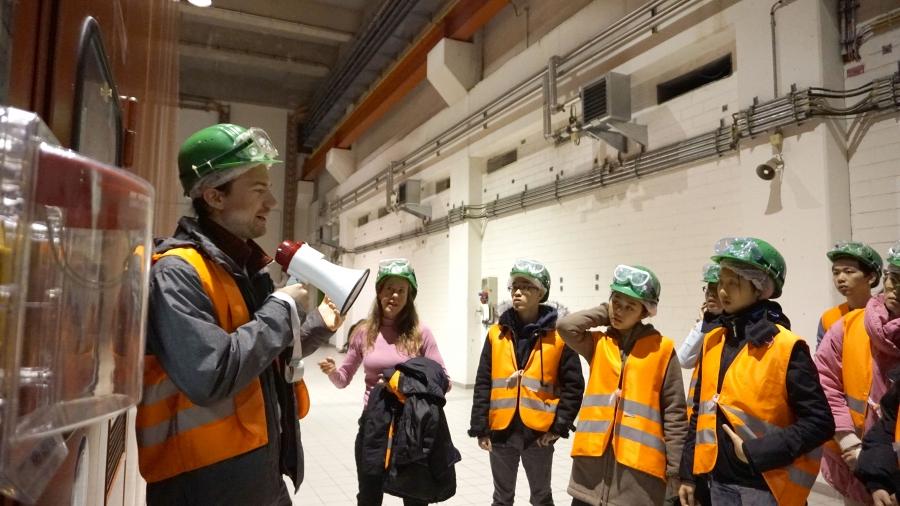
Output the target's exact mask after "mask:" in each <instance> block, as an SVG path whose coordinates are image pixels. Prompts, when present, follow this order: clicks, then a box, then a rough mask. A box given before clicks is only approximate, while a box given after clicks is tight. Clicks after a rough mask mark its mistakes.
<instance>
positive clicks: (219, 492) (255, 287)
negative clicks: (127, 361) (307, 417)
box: [147, 217, 332, 506]
mask: <svg viewBox="0 0 900 506" xmlns="http://www.w3.org/2000/svg"><path fill="white" fill-rule="evenodd" d="M185 246H189V247H193V248H195V249H197V250H198V251H199V252H200V253H201V254H202V255H204V256H205V257H207V258H210V259H212V260H213V261H215V262H216V263H218V264H219V265H220V266H222V267H223V268H224V269H225V270H226V271H227V272H228V273H230V274H231V275H232V276H233V277H234V280H235V281H236V283H237V285H238V287H239V288H240V290H241V294H242V295H243V296H244V302H245V303H246V304H247V308H248V310H249V312H250V314H251V320H250V321H249V322H247V323H246V324H244V325H242V326H241V327H239V328H238V329H237V330H235V331H234V332H232V333H230V334H229V333H228V332H226V331H225V330H224V329H222V328H221V327H219V325H218V324H217V322H216V318H215V313H214V311H213V305H212V301H211V300H210V298H209V297H208V296H207V295H206V292H204V291H203V287H202V286H201V284H200V278H199V276H198V275H197V272H196V271H195V270H194V268H193V267H191V266H190V265H189V264H188V263H187V262H186V261H184V260H182V259H181V258H178V257H163V258H161V259H160V260H159V261H157V262H156V263H155V264H154V265H153V268H152V269H151V272H150V298H149V314H148V325H147V353H148V354H152V355H155V356H156V357H157V358H158V359H159V361H160V363H161V364H162V367H163V369H165V371H166V373H167V374H168V375H169V377H170V378H171V380H172V382H173V383H174V384H175V385H176V386H177V387H178V388H179V389H180V390H181V391H182V392H183V393H184V394H185V395H186V396H187V397H188V398H189V399H190V400H191V402H193V403H194V404H197V405H209V404H211V403H214V402H216V401H220V400H223V399H226V398H228V397H231V396H233V395H235V394H236V393H238V392H240V391H241V390H242V389H243V388H244V387H246V386H247V385H248V384H249V383H250V382H251V381H252V380H253V379H254V378H259V380H260V383H261V386H262V392H263V399H264V400H265V409H266V426H267V432H268V444H267V445H265V446H263V447H261V448H257V449H255V450H251V451H249V452H247V453H244V454H242V455H238V456H236V457H232V458H230V459H227V460H224V461H222V462H218V463H216V464H212V465H210V466H207V467H204V468H201V469H196V470H194V471H190V472H187V473H183V474H180V475H178V476H175V477H172V478H169V479H167V480H163V481H161V482H157V483H152V484H149V485H148V486H147V504H149V505H151V506H152V505H156V504H165V505H181V504H184V505H187V504H217V505H228V504H234V505H245V504H258V505H270V504H290V498H289V495H288V494H287V490H286V487H285V484H284V481H283V479H282V475H283V474H286V475H288V476H290V477H291V479H292V480H293V482H294V484H295V485H296V486H297V487H299V486H300V483H301V482H302V481H303V448H302V446H301V443H300V424H299V420H297V417H296V416H295V413H296V408H295V402H296V401H295V399H294V393H293V388H292V387H291V385H290V384H288V383H287V382H286V381H285V380H284V379H283V377H282V375H281V374H280V373H279V372H278V371H276V367H277V368H278V369H279V370H280V369H281V364H283V360H284V359H285V358H287V357H289V356H290V352H291V349H292V348H291V343H292V339H293V332H292V329H291V315H290V305H289V304H288V303H287V302H284V301H282V300H280V299H278V298H276V297H274V296H272V295H271V294H272V292H273V291H274V285H273V283H272V280H271V278H270V277H269V275H268V273H266V272H265V271H264V270H262V271H259V272H250V273H248V272H246V271H245V269H244V267H243V266H240V265H238V263H236V262H235V260H234V259H232V258H231V257H229V256H228V255H226V254H225V253H224V252H223V251H222V249H220V248H219V247H218V246H217V245H216V244H214V243H213V241H212V239H210V237H209V236H208V234H207V233H206V232H205V231H204V230H203V228H201V226H200V225H199V224H198V222H197V220H195V219H193V218H187V217H185V218H182V219H181V220H180V221H179V224H178V229H177V230H176V231H175V235H174V237H172V238H169V239H166V240H165V241H163V242H162V243H161V244H159V245H158V246H157V248H156V253H162V252H164V251H167V250H169V249H172V248H176V247H185ZM252 247H256V248H258V246H256V245H255V244H253V245H252ZM297 309H298V311H299V312H300V315H299V316H300V321H302V322H303V323H302V327H301V329H300V334H301V336H302V338H301V342H302V344H303V354H304V355H308V354H310V353H312V352H313V351H315V350H316V348H318V347H319V346H321V345H322V344H324V343H325V342H327V340H328V338H329V337H330V336H331V334H332V332H331V331H330V330H328V329H327V327H325V324H324V322H323V321H322V318H321V315H319V312H318V311H312V312H311V313H309V314H308V315H306V314H304V313H303V311H302V308H300V307H299V306H298V308H297ZM276 363H277V364H278V366H276V365H275V364H276Z"/></svg>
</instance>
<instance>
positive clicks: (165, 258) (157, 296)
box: [136, 124, 342, 506]
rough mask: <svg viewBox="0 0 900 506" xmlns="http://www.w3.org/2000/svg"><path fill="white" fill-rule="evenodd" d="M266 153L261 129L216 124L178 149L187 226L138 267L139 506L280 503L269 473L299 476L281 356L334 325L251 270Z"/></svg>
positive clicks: (296, 390) (295, 405) (269, 204)
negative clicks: (143, 304) (143, 321)
mask: <svg viewBox="0 0 900 506" xmlns="http://www.w3.org/2000/svg"><path fill="white" fill-rule="evenodd" d="M276 156H277V152H276V151H275V148H274V147H272V143H271V141H270V140H269V138H268V136H267V135H266V134H265V132H263V131H262V130H260V129H256V128H250V129H247V128H244V127H241V126H237V125H229V124H223V125H214V126H211V127H207V128H204V129H202V130H200V131H199V132H197V133H195V134H194V135H192V136H190V138H188V139H187V140H186V141H185V142H184V144H183V145H182V146H181V150H180V152H179V155H178V169H179V178H180V180H181V184H182V188H183V190H184V194H185V195H187V196H189V197H191V198H192V199H193V205H194V208H195V210H196V211H197V217H189V216H184V217H182V218H181V219H180V220H179V222H178V228H177V229H176V230H175V233H174V235H173V236H172V237H170V238H166V239H165V240H164V241H163V242H162V243H160V244H159V246H157V248H156V250H155V252H154V255H153V266H152V268H151V272H150V295H149V313H148V324H147V350H146V355H145V362H144V386H145V389H144V392H145V395H144V397H143V399H142V401H141V403H140V404H139V405H138V416H137V423H136V428H137V436H138V437H137V439H138V458H139V460H140V471H141V474H142V475H143V476H144V478H145V479H146V481H147V504H149V505H151V506H154V505H163V504H165V505H169V504H223V505H229V504H233V505H244V504H289V503H290V501H291V499H290V494H289V493H288V491H287V488H286V486H285V482H284V479H283V477H282V474H286V475H288V476H290V478H291V480H292V481H293V482H294V484H295V486H296V487H299V486H300V482H301V481H302V477H303V451H302V445H301V443H300V425H299V422H298V418H299V417H302V416H304V415H305V413H306V410H307V409H308V407H309V397H308V395H307V394H306V388H305V385H304V383H303V381H302V379H299V378H297V377H296V376H294V375H291V378H290V379H288V378H287V377H286V374H285V373H286V371H291V370H293V369H292V368H289V367H288V365H289V364H288V363H287V361H286V360H285V357H290V356H291V354H292V350H293V346H294V345H296V344H302V352H303V354H304V355H308V354H310V353H312V352H313V351H315V350H316V348H318V347H319V346H321V345H322V344H324V343H326V342H327V341H328V339H329V337H330V336H331V335H332V333H333V332H334V330H335V329H336V328H337V327H338V326H339V325H340V324H341V321H342V318H341V316H340V314H339V313H338V310H337V308H336V307H335V306H334V304H333V303H331V302H330V300H328V299H326V301H325V302H323V303H322V305H321V306H319V308H318V310H309V311H308V310H307V307H306V302H307V293H306V290H305V288H304V287H303V286H302V285H299V284H294V285H289V286H285V287H283V288H280V289H278V290H275V287H274V284H273V282H272V279H271V278H270V277H269V274H268V273H267V271H266V270H265V269H264V267H265V266H266V265H267V264H268V263H269V262H271V259H270V258H269V256H268V255H267V254H266V253H265V252H264V251H263V250H262V249H261V248H260V246H259V245H258V244H257V243H256V242H255V241H254V239H256V238H259V237H260V236H262V235H263V234H265V232H266V226H267V217H268V215H269V212H270V211H271V209H272V208H273V207H274V206H275V204H276V201H275V197H274V195H272V191H271V188H270V180H269V173H268V172H269V170H268V168H269V166H270V165H271V164H272V163H275V162H277V159H276ZM313 309H315V308H313ZM277 413H283V415H282V416H278V415H277ZM288 413H291V414H294V413H296V416H289V415H287V414H288ZM273 463H274V464H273ZM279 463H280V464H279Z"/></svg>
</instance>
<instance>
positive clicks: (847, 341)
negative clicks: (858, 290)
mask: <svg viewBox="0 0 900 506" xmlns="http://www.w3.org/2000/svg"><path fill="white" fill-rule="evenodd" d="M865 319H866V318H865V310H864V309H856V310H854V311H851V312H849V313H847V315H846V316H844V348H843V351H842V353H841V364H842V366H841V376H842V378H843V382H844V397H845V398H846V399H847V407H848V408H850V418H851V419H853V426H854V427H856V434H857V435H858V436H859V437H862V435H863V428H864V427H865V424H866V413H867V412H868V411H869V392H871V390H872V343H871V341H870V340H869V333H868V332H866V325H865Z"/></svg>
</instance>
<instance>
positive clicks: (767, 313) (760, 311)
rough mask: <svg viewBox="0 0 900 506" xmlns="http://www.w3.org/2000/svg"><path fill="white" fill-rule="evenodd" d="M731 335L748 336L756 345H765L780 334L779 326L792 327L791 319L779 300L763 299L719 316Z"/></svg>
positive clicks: (738, 337) (741, 338) (735, 336)
mask: <svg viewBox="0 0 900 506" xmlns="http://www.w3.org/2000/svg"><path fill="white" fill-rule="evenodd" d="M719 320H720V322H721V325H722V326H724V327H725V328H726V329H727V330H728V333H729V335H732V334H733V333H735V332H736V335H732V337H734V338H736V339H738V340H743V339H744V338H746V339H747V340H748V341H749V342H750V343H751V344H753V345H754V346H763V345H766V344H768V343H770V342H771V341H772V340H773V339H774V338H775V336H776V335H778V332H779V330H778V327H776V326H775V325H776V324H778V325H781V326H782V327H784V328H786V329H790V328H791V321H790V320H789V319H788V317H787V316H786V315H785V314H784V312H783V311H782V309H781V306H780V305H779V304H778V303H777V302H773V301H770V300H761V301H758V302H756V303H754V304H753V305H751V306H749V307H747V308H744V309H743V310H741V311H739V312H737V313H736V314H733V315H732V314H727V313H722V315H721V316H720V317H719Z"/></svg>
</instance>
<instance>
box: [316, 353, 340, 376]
mask: <svg viewBox="0 0 900 506" xmlns="http://www.w3.org/2000/svg"><path fill="white" fill-rule="evenodd" d="M319 369H321V370H322V372H324V373H325V374H331V373H333V372H334V371H335V370H337V364H335V363H334V359H333V358H331V357H327V358H326V359H325V360H323V361H321V362H319Z"/></svg>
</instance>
